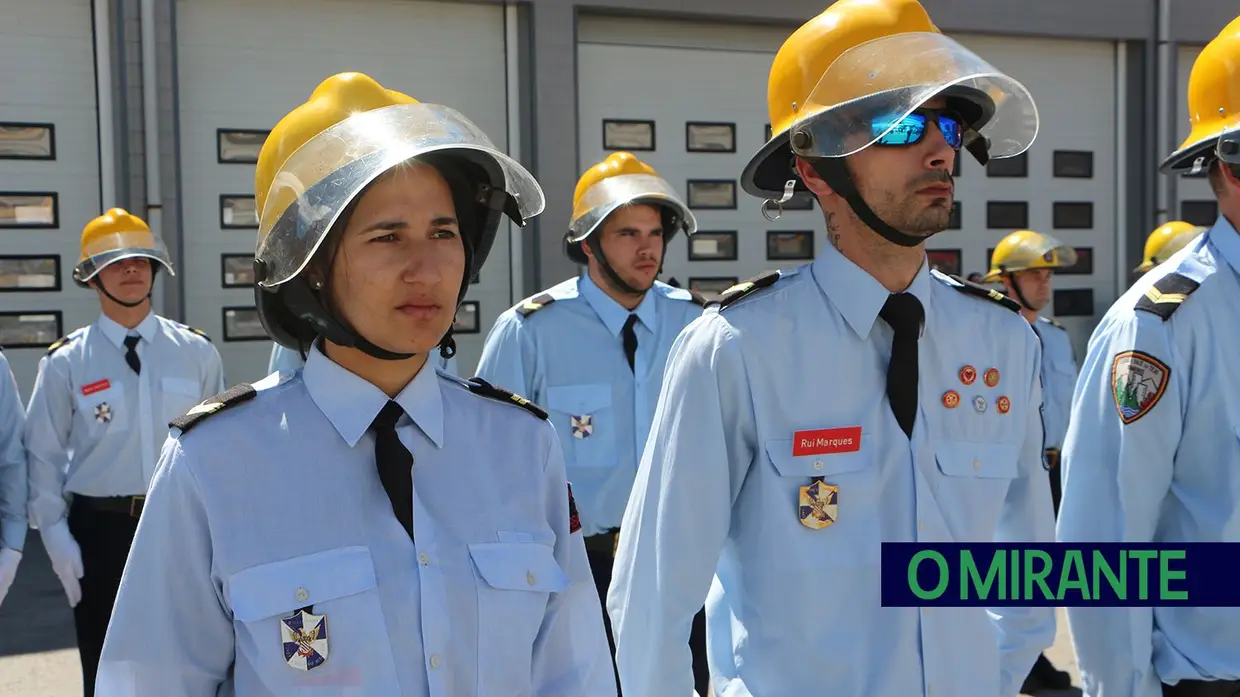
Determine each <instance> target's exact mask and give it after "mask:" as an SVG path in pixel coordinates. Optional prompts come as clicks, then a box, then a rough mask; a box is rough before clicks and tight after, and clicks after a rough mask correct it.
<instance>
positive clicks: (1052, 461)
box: [1046, 448, 1059, 470]
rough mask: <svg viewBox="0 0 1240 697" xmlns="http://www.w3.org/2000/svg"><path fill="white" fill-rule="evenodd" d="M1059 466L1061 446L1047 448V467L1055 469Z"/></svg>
mask: <svg viewBox="0 0 1240 697" xmlns="http://www.w3.org/2000/svg"><path fill="white" fill-rule="evenodd" d="M1058 466H1059V448H1047V449H1046V468H1047V469H1052V470H1053V469H1055V468H1056V467H1058Z"/></svg>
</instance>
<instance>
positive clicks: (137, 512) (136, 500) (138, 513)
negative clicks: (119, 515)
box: [129, 496, 146, 518]
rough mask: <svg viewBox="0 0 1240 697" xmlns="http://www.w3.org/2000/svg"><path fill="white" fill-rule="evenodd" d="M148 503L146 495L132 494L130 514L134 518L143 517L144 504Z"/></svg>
mask: <svg viewBox="0 0 1240 697" xmlns="http://www.w3.org/2000/svg"><path fill="white" fill-rule="evenodd" d="M145 503H146V496H130V497H129V515H130V516H131V517H134V518H141V517H142V506H143V505H144V504H145Z"/></svg>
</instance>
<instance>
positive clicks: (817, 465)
mask: <svg viewBox="0 0 1240 697" xmlns="http://www.w3.org/2000/svg"><path fill="white" fill-rule="evenodd" d="M814 469H816V470H820V469H822V460H814Z"/></svg>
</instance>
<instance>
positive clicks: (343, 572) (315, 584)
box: [228, 546, 375, 622]
mask: <svg viewBox="0 0 1240 697" xmlns="http://www.w3.org/2000/svg"><path fill="white" fill-rule="evenodd" d="M374 587H375V567H374V564H373V563H372V562H371V559H370V550H369V549H368V548H366V547H360V546H359V547H342V548H340V549H329V550H327V551H324V552H318V553H315V554H308V555H306V556H304V557H294V558H292V559H285V560H283V561H277V562H271V563H269V564H262V565H260V566H253V567H250V568H248V569H244V570H242V571H238V572H237V573H235V574H233V575H232V577H231V578H229V579H228V601H229V603H231V604H232V609H233V616H234V617H236V619H238V620H240V621H242V622H253V621H255V620H261V619H263V618H266V617H274V616H276V615H284V614H287V613H290V612H292V611H294V610H297V609H298V608H303V607H306V606H307V605H314V604H317V603H325V602H327V601H329V600H335V599H337V598H343V597H345V596H347V595H354V594H355V593H362V592H364V591H367V590H370V589H371V588H374Z"/></svg>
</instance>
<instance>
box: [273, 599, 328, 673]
mask: <svg viewBox="0 0 1240 697" xmlns="http://www.w3.org/2000/svg"><path fill="white" fill-rule="evenodd" d="M280 638H281V640H283V642H284V660H285V662H287V663H288V664H289V667H291V668H296V669H297V670H314V669H315V668H318V667H319V666H321V665H323V664H324V663H325V662H326V661H327V653H328V649H327V616H326V615H312V614H310V613H309V612H306V611H305V610H298V611H297V613H296V614H294V615H293V616H292V617H284V618H282V619H281V620H280Z"/></svg>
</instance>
